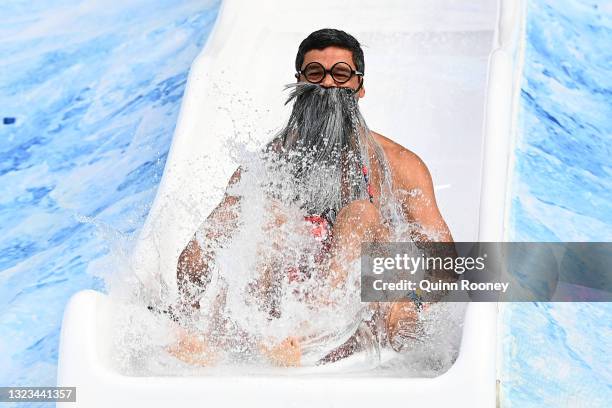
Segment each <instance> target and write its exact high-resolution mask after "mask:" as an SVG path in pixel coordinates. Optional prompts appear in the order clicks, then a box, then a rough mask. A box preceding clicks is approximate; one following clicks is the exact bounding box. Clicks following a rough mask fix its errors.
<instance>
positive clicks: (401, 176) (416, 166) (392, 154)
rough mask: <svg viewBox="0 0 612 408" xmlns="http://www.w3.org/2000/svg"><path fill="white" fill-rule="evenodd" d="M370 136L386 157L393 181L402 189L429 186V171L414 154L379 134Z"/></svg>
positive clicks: (373, 133)
mask: <svg viewBox="0 0 612 408" xmlns="http://www.w3.org/2000/svg"><path fill="white" fill-rule="evenodd" d="M372 135H373V137H374V140H376V142H378V144H380V146H381V147H382V148H383V150H384V152H385V155H386V156H387V160H388V161H389V166H390V167H391V172H392V173H393V179H394V180H395V181H396V182H397V183H399V184H400V185H401V186H402V187H403V188H410V189H411V188H423V187H427V186H428V185H430V184H431V175H430V173H429V169H428V168H427V165H426V164H425V162H424V161H423V160H422V159H421V158H420V157H419V156H418V155H417V154H416V153H414V152H413V151H411V150H409V149H407V148H405V147H404V146H402V145H400V144H399V143H397V142H394V141H393V140H391V139H389V138H388V137H386V136H383V135H381V134H380V133H376V132H372Z"/></svg>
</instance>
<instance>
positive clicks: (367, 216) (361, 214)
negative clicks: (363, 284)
mask: <svg viewBox="0 0 612 408" xmlns="http://www.w3.org/2000/svg"><path fill="white" fill-rule="evenodd" d="M388 235H389V231H388V229H387V228H386V227H385V226H384V225H383V224H382V217H381V215H380V211H378V209H377V208H376V207H375V206H374V204H372V203H370V202H369V201H366V200H357V201H353V202H351V203H350V204H348V205H347V206H345V207H344V208H342V209H341V210H340V212H339V213H338V216H337V218H336V223H335V224H334V230H333V238H332V245H331V259H330V264H329V271H330V277H331V284H332V287H337V286H339V285H341V284H342V283H344V282H345V281H346V279H347V277H348V267H349V265H350V264H351V263H352V262H353V261H354V260H355V259H357V258H358V257H359V255H360V251H361V243H362V242H374V241H385V240H386V239H387V238H388Z"/></svg>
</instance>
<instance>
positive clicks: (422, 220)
mask: <svg viewBox="0 0 612 408" xmlns="http://www.w3.org/2000/svg"><path fill="white" fill-rule="evenodd" d="M393 159H394V160H393ZM393 159H392V160H393V164H392V167H394V169H393V170H394V171H393V173H394V174H395V175H396V177H395V180H394V181H395V186H396V193H397V196H398V197H399V199H400V202H401V206H402V211H403V214H404V217H405V219H406V221H408V222H410V223H412V224H413V225H414V229H413V230H412V231H411V236H410V238H411V239H412V240H413V241H415V242H416V243H417V245H418V243H423V244H424V245H425V246H427V243H429V242H449V243H452V242H453V237H452V235H451V232H450V230H449V228H448V225H447V224H446V222H445V221H444V218H443V217H442V214H440V210H439V209H438V205H437V203H436V197H435V192H434V186H433V181H432V178H431V174H430V172H429V169H428V168H427V166H426V165H425V163H424V162H423V160H421V158H420V157H418V156H417V155H416V154H414V153H412V152H411V151H409V150H407V149H404V148H401V149H400V151H399V152H397V154H396V155H395V157H394V158H393ZM451 247H452V245H449V246H447V248H442V247H441V246H437V247H436V248H439V249H449V248H451ZM446 252H448V251H446ZM432 255H433V254H432ZM435 255H437V256H442V257H444V256H453V255H455V252H454V250H452V249H451V250H450V253H443V254H435ZM430 274H431V275H433V276H435V277H436V278H441V279H449V278H452V277H449V276H447V274H446V273H444V274H443V275H444V276H441V275H440V274H439V273H437V272H436V271H431V272H430ZM431 275H430V277H431ZM418 312H419V306H418V305H417V304H416V303H414V302H395V303H393V304H392V305H391V308H390V310H389V314H388V315H387V332H388V338H389V339H390V343H391V346H392V347H393V348H394V349H396V350H399V348H401V345H402V341H404V340H405V339H406V338H407V339H410V338H414V337H415V336H418V335H419V333H418V331H419V329H418V319H419V317H418Z"/></svg>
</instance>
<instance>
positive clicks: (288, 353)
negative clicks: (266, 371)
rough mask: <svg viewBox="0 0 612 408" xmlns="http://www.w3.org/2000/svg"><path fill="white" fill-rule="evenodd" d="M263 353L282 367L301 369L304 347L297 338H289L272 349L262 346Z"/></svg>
mask: <svg viewBox="0 0 612 408" xmlns="http://www.w3.org/2000/svg"><path fill="white" fill-rule="evenodd" d="M260 349H261V351H262V353H263V354H264V355H265V356H266V357H268V359H270V361H271V362H272V363H273V364H274V365H277V366H280V367H299V366H300V361H301V358H302V346H301V345H300V342H299V340H298V339H297V337H287V338H286V339H285V340H283V341H282V342H281V343H280V344H277V345H275V346H272V347H268V346H265V345H261V346H260Z"/></svg>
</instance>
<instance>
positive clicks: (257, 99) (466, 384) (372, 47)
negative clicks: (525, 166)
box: [58, 0, 523, 408]
mask: <svg viewBox="0 0 612 408" xmlns="http://www.w3.org/2000/svg"><path fill="white" fill-rule="evenodd" d="M501 3H502V4H501V7H500V11H501V12H500V13H499V16H498V14H497V10H498V4H497V1H495V0H410V1H403V0H395V1H374V0H368V1H360V2H354V1H345V0H337V1H334V2H328V1H322V0H311V1H307V2H304V1H293V0H292V1H281V0H263V1H262V0H259V1H246V0H244V1H239V0H225V1H224V3H223V5H222V10H221V12H220V15H219V18H218V21H217V23H216V26H215V29H214V31H213V33H212V34H211V37H210V39H209V42H208V43H207V46H206V47H205V49H204V50H203V52H202V53H201V54H200V56H198V58H197V59H196V60H195V61H194V63H193V65H192V69H191V72H190V75H189V81H188V84H187V89H186V93H185V96H184V98H183V104H182V107H181V114H180V116H179V121H178V124H177V128H176V131H175V135H174V138H173V143H172V147H171V150H170V154H169V156H168V161H167V164H166V169H165V171H164V176H163V178H162V181H161V183H160V187H159V191H158V194H157V197H156V199H155V202H154V205H153V207H152V209H151V211H150V214H149V217H148V219H147V221H146V223H145V226H144V227H143V230H142V233H141V237H140V239H139V243H138V246H137V249H136V253H135V257H134V267H135V269H136V271H137V273H138V275H139V277H140V279H141V280H142V281H143V282H145V283H146V284H147V285H148V287H149V288H150V290H151V293H152V294H154V295H155V294H156V293H159V291H160V290H161V288H162V287H163V288H165V289H164V290H167V291H169V293H170V294H172V293H173V292H174V291H175V290H176V286H175V285H176V283H175V271H176V260H177V258H178V255H179V253H180V251H181V249H182V248H183V247H184V245H185V243H186V242H187V241H188V240H189V239H190V237H191V235H192V234H193V232H194V231H195V229H196V228H198V226H199V225H200V223H201V222H202V221H203V219H204V218H205V217H206V215H207V214H208V213H209V212H210V210H211V209H212V208H213V207H214V206H215V205H216V203H217V202H218V200H219V198H220V197H221V195H222V193H223V189H224V187H225V184H226V182H227V179H228V178H229V176H230V175H231V173H232V171H233V170H234V169H235V166H236V163H233V162H232V161H231V160H229V158H228V156H227V154H226V152H225V150H224V148H223V142H222V140H223V138H225V137H227V136H228V134H229V136H231V137H237V138H240V137H243V136H244V134H245V133H246V132H248V131H249V130H251V131H252V130H253V129H255V130H259V129H270V128H273V127H276V128H277V129H278V128H279V127H280V126H281V125H282V124H283V123H282V121H283V120H284V118H286V114H287V111H286V108H282V103H283V101H284V98H285V97H286V94H283V93H282V92H281V90H282V85H283V84H284V83H288V82H291V81H293V80H294V79H293V76H292V75H293V71H294V68H293V59H294V57H295V52H296V49H297V45H298V44H299V42H300V41H301V40H302V39H303V37H305V36H306V35H307V34H308V33H310V32H311V31H314V30H315V29H318V28H322V27H336V28H341V29H344V30H346V31H348V32H350V33H352V34H354V35H355V36H356V37H357V38H358V39H359V40H360V41H361V42H362V43H363V44H364V45H366V48H365V54H366V55H365V57H366V82H365V87H366V97H365V98H364V99H363V100H362V102H361V105H362V108H363V111H364V117H365V118H366V120H367V121H368V124H369V125H370V127H371V128H372V129H373V130H376V131H378V132H379V133H382V134H384V135H386V136H388V137H390V138H392V139H393V140H396V141H397V142H399V143H401V144H402V145H404V146H406V147H407V148H409V149H411V150H413V151H415V152H416V153H417V154H419V155H420V156H421V157H422V158H423V159H424V161H425V162H426V163H427V165H428V167H429V169H430V171H431V173H432V176H433V179H434V183H435V184H436V186H437V191H436V195H437V198H438V203H439V205H440V208H441V211H442V213H443V215H444V217H445V219H446V220H447V222H448V223H449V226H450V228H451V230H452V232H453V234H454V237H455V240H457V241H472V240H478V239H479V238H480V240H491V241H497V240H502V239H503V232H504V229H503V228H504V214H505V209H506V207H507V206H506V198H505V197H506V190H507V182H508V177H507V175H508V166H509V157H510V155H509V152H510V150H509V149H510V147H511V146H510V134H511V133H510V131H511V127H512V117H513V109H512V107H513V101H514V98H515V96H516V94H517V82H516V78H517V71H518V70H520V66H518V65H517V64H516V62H515V56H514V55H513V50H515V49H517V47H520V44H517V41H518V42H520V41H521V38H520V35H518V34H517V33H519V32H521V30H522V24H523V12H522V10H523V2H522V1H519V0H501ZM496 21H498V22H499V26H496ZM494 48H495V49H497V50H496V51H495V52H493V54H491V52H492V51H493V49H494ZM490 54H491V55H492V57H491V58H490V63H489V64H488V65H487V61H488V60H489V55H490ZM487 66H488V67H489V71H488V78H489V80H488V82H487V81H486V78H487ZM244 90H248V95H246V96H245V94H244V92H242V91H244ZM485 95H486V103H485ZM245 100H247V101H246V102H245ZM220 107H221V108H223V107H225V109H219V108H220ZM228 107H231V109H228ZM252 108H255V109H258V111H259V112H260V114H259V115H250V114H249V112H252ZM244 112H246V113H244ZM485 113H486V118H485V117H484V114H485ZM485 119H486V120H485ZM241 120H242V121H246V122H248V123H247V124H246V125H245V124H244V123H241ZM483 123H484V125H483ZM236 128H237V130H238V135H237V136H234V133H233V131H234V130H236ZM252 136H253V137H254V138H256V139H258V140H265V139H266V138H268V137H269V136H270V135H269V134H264V133H263V132H262V133H261V134H260V133H258V132H257V131H255V132H253V134H252ZM483 152H484V155H483ZM213 160H214V161H213ZM210 163H214V166H210ZM204 169H206V170H207V173H206V174H203V170H204ZM211 191H212V193H211ZM160 283H161V285H160ZM110 310H111V308H110V306H109V299H108V298H107V297H106V296H105V295H102V294H100V293H97V292H93V291H84V292H80V293H78V294H76V295H75V296H74V297H73V298H72V299H71V301H70V303H69V304H68V306H67V308H66V312H65V315H64V322H63V326H62V334H61V342H60V353H59V365H58V385H62V386H76V387H77V388H78V390H77V403H76V404H74V403H71V404H70V405H66V406H70V407H87V408H97V407H114V408H119V407H138V406H143V407H166V406H175V405H176V406H181V407H196V406H197V407H199V406H211V407H212V406H250V407H257V406H262V407H264V406H265V407H277V406H278V407H287V406H296V407H311V406H316V407H324V406H339V407H344V406H351V407H361V406H363V407H366V406H378V405H388V406H400V405H401V406H404V405H412V404H419V405H423V404H426V406H428V407H446V406H454V407H492V406H494V404H495V351H496V343H495V342H496V340H495V335H496V333H495V332H496V324H495V323H496V305H495V304H487V303H480V304H476V303H474V304H470V305H469V306H468V308H467V312H466V317H465V323H464V329H463V338H462V343H461V349H460V354H459V357H458V359H457V361H456V362H455V364H454V365H453V366H452V367H451V369H450V370H449V371H447V372H446V373H444V374H442V375H440V376H438V377H436V378H399V377H398V378H389V377H384V378H383V377H373V376H370V377H359V378H356V377H353V378H351V377H348V376H337V375H335V376H312V375H310V376H278V377H273V376H241V375H235V376H222V377H221V376H219V377H212V376H205V377H127V376H124V375H122V374H120V373H118V372H116V371H114V370H113V369H112V367H111V365H110V364H109V355H108V353H109V350H110V340H111V333H110V330H108V329H107V324H108V321H109V319H112V315H111V312H110ZM58 406H62V405H61V404H59V405H58Z"/></svg>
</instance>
